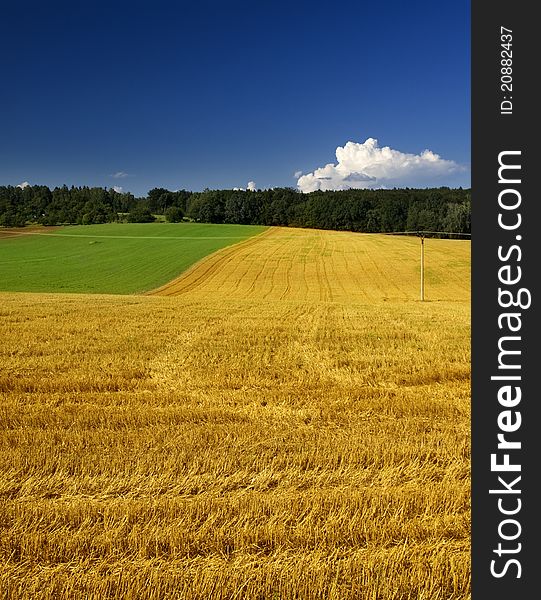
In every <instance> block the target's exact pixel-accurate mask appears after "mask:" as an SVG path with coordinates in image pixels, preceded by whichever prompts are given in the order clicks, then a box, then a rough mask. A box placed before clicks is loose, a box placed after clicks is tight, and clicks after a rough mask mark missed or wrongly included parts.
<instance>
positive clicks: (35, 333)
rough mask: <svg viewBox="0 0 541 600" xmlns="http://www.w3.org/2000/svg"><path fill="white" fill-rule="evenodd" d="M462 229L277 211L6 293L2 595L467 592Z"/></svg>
mask: <svg viewBox="0 0 541 600" xmlns="http://www.w3.org/2000/svg"><path fill="white" fill-rule="evenodd" d="M469 249H470V245H469V243H468V242H460V241H445V240H427V241H426V267H427V275H426V282H427V288H426V298H427V300H428V301H427V302H424V303H421V302H419V301H418V299H417V298H418V278H419V260H418V254H419V242H418V240H416V239H410V238H392V237H388V236H380V235H362V234H352V233H341V232H320V231H313V230H294V229H278V228H277V229H271V230H269V231H268V232H266V233H264V234H263V235H261V236H258V237H257V238H253V239H251V240H248V241H247V242H244V243H242V244H239V245H238V246H235V247H232V248H226V249H224V250H222V251H220V252H218V253H217V254H215V255H213V256H211V257H209V258H207V259H204V260H203V261H201V262H200V263H199V264H198V265H196V266H195V267H194V268H193V269H192V270H191V271H189V272H188V273H186V274H185V275H184V276H183V277H181V278H180V279H179V280H177V281H175V282H172V283H171V284H170V285H169V286H164V288H163V289H162V290H160V291H159V293H160V294H166V295H159V294H158V295H147V296H84V295H53V294H49V295H47V294H24V293H19V294H15V293H2V294H0V301H1V304H0V307H1V308H0V314H1V320H0V336H1V337H0V340H1V341H0V363H1V365H2V375H1V376H0V394H1V396H0V400H1V405H0V424H1V431H0V452H1V461H0V468H1V478H0V502H1V513H0V524H1V528H0V555H1V559H2V561H1V566H0V590H1V594H0V597H1V598H4V599H7V598H9V599H19V598H21V599H23V598H24V599H45V598H46V599H72V598H73V599H79V598H81V599H92V600H98V599H109V598H111V599H112V598H115V599H117V598H118V599H120V598H122V599H130V600H131V599H133V600H135V599H141V600H143V599H162V598H163V599H169V598H178V599H183V600H184V599H186V600H195V599H198V600H199V599H200V600H204V599H205V600H206V599H211V600H213V599H216V600H226V599H228V600H229V599H231V600H232V599H249V600H255V599H258V600H289V599H298V600H312V599H332V600H350V599H351V600H352V599H361V600H364V599H367V600H380V599H381V600H390V599H395V600H406V599H411V600H438V599H439V600H458V599H463V598H469V597H470V554H469V553H470V537H469V536H470V481H469V474H470V464H469V457H470V403H469V397H470V382H469V378H470V304H469V264H470V257H469Z"/></svg>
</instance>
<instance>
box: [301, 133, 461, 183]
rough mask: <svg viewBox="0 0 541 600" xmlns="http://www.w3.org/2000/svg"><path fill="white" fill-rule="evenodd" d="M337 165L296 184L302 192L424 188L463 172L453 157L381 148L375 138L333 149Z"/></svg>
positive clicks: (426, 151) (303, 176)
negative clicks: (448, 158)
mask: <svg viewBox="0 0 541 600" xmlns="http://www.w3.org/2000/svg"><path fill="white" fill-rule="evenodd" d="M336 160H337V164H333V163H329V164H327V165H325V166H324V167H320V168H318V169H316V170H315V171H314V172H312V173H307V174H306V175H301V176H299V178H298V181H297V187H298V188H299V189H300V190H301V191H302V192H313V191H316V190H347V189H351V188H355V189H369V188H371V189H375V188H392V187H406V186H407V187H426V186H428V185H430V184H435V183H436V182H439V184H440V185H443V184H444V183H443V181H444V180H445V178H448V177H449V176H451V175H454V174H456V173H460V172H464V171H465V168H464V167H463V166H461V165H459V164H457V163H455V162H454V161H452V160H444V159H443V158H441V157H440V156H439V155H438V154H435V153H434V152H432V151H431V150H424V151H423V152H421V154H409V153H405V152H400V151H399V150H393V149H392V148H389V147H388V146H384V147H383V148H380V147H379V145H378V140H376V139H374V138H368V139H367V140H366V141H365V142H364V143H362V144H360V143H358V142H348V143H347V144H346V145H345V146H344V147H341V146H339V147H338V148H337V149H336Z"/></svg>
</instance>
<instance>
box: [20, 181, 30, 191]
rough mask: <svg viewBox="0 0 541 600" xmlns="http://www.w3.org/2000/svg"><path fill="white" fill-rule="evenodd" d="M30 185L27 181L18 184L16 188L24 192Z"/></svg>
mask: <svg viewBox="0 0 541 600" xmlns="http://www.w3.org/2000/svg"><path fill="white" fill-rule="evenodd" d="M29 186H30V184H29V183H28V181H23V182H22V183H19V185H18V186H17V187H18V188H21V190H24V188H25V187H29Z"/></svg>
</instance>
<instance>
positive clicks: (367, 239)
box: [154, 227, 470, 303]
mask: <svg viewBox="0 0 541 600" xmlns="http://www.w3.org/2000/svg"><path fill="white" fill-rule="evenodd" d="M469 269H470V242H469V241H468V242H466V241H457V240H440V239H427V240H425V286H426V294H425V299H428V300H458V301H467V302H469V293H470V271H469ZM419 290H420V240H419V239H418V238H415V237H399V236H390V235H378V234H362V233H351V232H339V231H319V230H313V229H287V228H278V227H273V228H271V229H269V230H267V231H266V232H265V233H263V234H261V235H259V236H257V237H255V238H250V239H249V240H247V241H245V242H242V243H241V244H238V245H236V246H232V247H229V248H225V249H223V250H221V251H219V252H216V253H214V254H212V255H211V256H208V257H206V258H205V259H203V260H202V261H201V262H199V263H198V264H197V265H195V266H194V267H193V268H192V269H191V270H190V271H188V272H187V273H185V274H184V275H182V276H181V277H179V278H178V279H176V280H174V281H172V282H170V283H168V284H167V285H165V286H163V287H161V288H160V289H159V290H157V291H155V292H154V293H157V294H159V295H164V296H178V295H181V294H186V293H190V294H193V295H196V296H197V297H200V296H201V295H203V296H207V295H208V294H221V295H223V296H224V297H227V298H230V299H239V300H244V299H254V300H293V301H296V302H303V301H323V302H347V303H355V302H374V301H376V302H379V301H381V300H401V301H405V300H417V299H418V298H419V297H420V293H419Z"/></svg>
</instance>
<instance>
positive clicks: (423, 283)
mask: <svg viewBox="0 0 541 600" xmlns="http://www.w3.org/2000/svg"><path fill="white" fill-rule="evenodd" d="M424 299H425V238H424V236H423V234H421V302H424Z"/></svg>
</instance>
